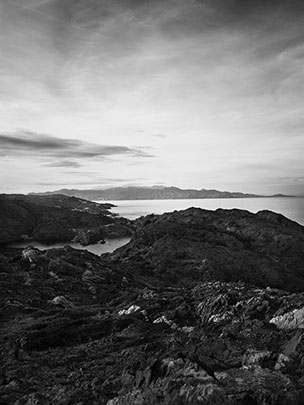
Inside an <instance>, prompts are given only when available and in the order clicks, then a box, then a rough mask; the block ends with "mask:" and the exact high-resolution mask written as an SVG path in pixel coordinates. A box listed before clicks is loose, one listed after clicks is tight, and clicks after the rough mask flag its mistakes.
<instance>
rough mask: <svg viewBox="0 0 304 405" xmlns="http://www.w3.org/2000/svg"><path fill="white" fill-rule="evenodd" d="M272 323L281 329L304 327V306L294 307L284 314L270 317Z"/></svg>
mask: <svg viewBox="0 0 304 405" xmlns="http://www.w3.org/2000/svg"><path fill="white" fill-rule="evenodd" d="M269 322H270V323H273V324H274V325H276V326H277V327H278V328H279V329H298V328H302V329H303V328H304V307H303V308H300V309H294V310H293V311H290V312H287V313H286V314H284V315H279V316H275V317H274V318H272V319H270V321H269Z"/></svg>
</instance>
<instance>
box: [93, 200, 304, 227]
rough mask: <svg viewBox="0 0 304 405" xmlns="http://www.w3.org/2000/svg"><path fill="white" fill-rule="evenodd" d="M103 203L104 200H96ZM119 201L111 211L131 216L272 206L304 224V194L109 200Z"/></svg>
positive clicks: (115, 202) (253, 208)
mask: <svg viewBox="0 0 304 405" xmlns="http://www.w3.org/2000/svg"><path fill="white" fill-rule="evenodd" d="M97 202H100V203H104V202H105V201H97ZM106 202H110V203H112V204H115V205H117V207H115V208H112V209H111V211H112V212H114V213H117V214H119V215H121V216H123V217H126V218H129V219H135V218H138V217H140V216H142V215H148V214H163V213H164V212H170V211H174V210H184V209H186V208H189V207H199V208H204V209H208V210H216V209H217V208H226V209H230V208H239V209H243V210H247V211H251V212H258V211H261V210H270V211H274V212H278V213H279V214H283V215H284V216H285V217H287V218H289V219H292V220H293V221H297V222H299V223H300V224H302V225H304V197H303V198H302V197H295V198H294V197H285V198H229V199H228V198H216V199H215V198H213V199H195V200H128V201H106Z"/></svg>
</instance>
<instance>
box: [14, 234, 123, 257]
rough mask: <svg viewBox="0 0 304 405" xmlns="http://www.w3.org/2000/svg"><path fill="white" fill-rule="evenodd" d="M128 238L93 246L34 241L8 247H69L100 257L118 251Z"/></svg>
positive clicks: (44, 248)
mask: <svg viewBox="0 0 304 405" xmlns="http://www.w3.org/2000/svg"><path fill="white" fill-rule="evenodd" d="M129 240H130V238H116V239H107V240H106V243H96V244H94V245H87V246H82V245H80V243H74V242H65V243H53V244H49V245H46V244H44V243H39V242H35V241H24V242H19V243H13V244H11V245H10V247H16V248H24V247H27V246H34V247H36V248H37V249H40V250H47V249H54V248H62V247H64V246H67V245H69V246H71V247H73V248H74V249H82V250H88V251H89V252H91V253H94V254H95V255H101V254H102V253H109V252H113V251H114V250H115V249H118V248H119V247H121V246H123V245H125V244H126V243H128V242H129Z"/></svg>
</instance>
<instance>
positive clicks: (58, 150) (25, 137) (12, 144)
mask: <svg viewBox="0 0 304 405" xmlns="http://www.w3.org/2000/svg"><path fill="white" fill-rule="evenodd" d="M0 145H1V153H2V155H4V156H13V157H16V156H20V155H21V156H22V157H27V156H28V157H31V158H32V157H33V156H34V157H36V158H38V159H40V158H43V157H44V158H53V159H59V161H58V162H52V163H50V166H52V167H60V166H70V167H79V166H80V164H79V163H78V162H75V161H73V160H70V159H80V160H85V159H107V158H110V157H111V156H117V155H124V156H129V157H137V158H139V157H140V158H147V157H153V155H151V154H149V153H147V152H145V151H143V150H141V149H138V148H130V147H127V146H117V145H98V144H94V143H89V142H85V141H81V140H78V139H61V138H56V137H54V136H50V135H43V134H37V133H34V132H30V131H25V130H22V131H19V132H15V133H5V134H0Z"/></svg>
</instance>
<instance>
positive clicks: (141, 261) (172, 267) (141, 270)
mask: <svg viewBox="0 0 304 405" xmlns="http://www.w3.org/2000/svg"><path fill="white" fill-rule="evenodd" d="M136 223H137V231H136V233H135V235H134V237H133V238H132V240H131V241H130V243H128V244H127V245H125V246H123V247H122V248H120V249H119V250H118V251H117V252H116V253H115V254H113V255H112V258H113V260H115V259H117V262H118V263H120V264H121V267H123V268H124V270H125V271H127V270H129V271H130V274H132V273H134V271H136V272H137V273H138V274H140V275H143V276H145V277H150V279H151V280H156V281H157V282H164V283H170V284H171V285H180V284H181V283H184V284H191V283H195V282H197V281H208V280H222V281H239V280H241V281H244V282H246V283H251V284H254V285H257V286H260V287H267V286H271V287H277V288H286V289H288V290H290V291H303V290H304V273H303V268H304V228H303V227H302V226H301V225H299V224H297V223H296V222H293V221H290V220H288V219H287V218H285V217H284V216H282V215H280V214H275V213H273V212H270V211H260V212H258V213H257V214H252V213H250V212H248V211H241V210H222V209H218V210H216V211H207V210H202V209H199V208H190V209H188V210H185V211H176V212H173V213H168V214H164V215H149V216H147V217H145V218H143V219H139V220H137V222H136ZM134 269H136V270H134Z"/></svg>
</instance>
